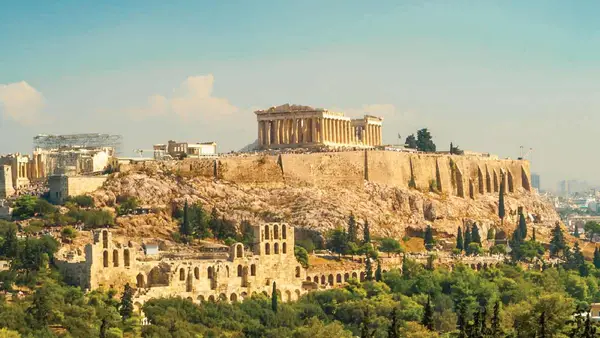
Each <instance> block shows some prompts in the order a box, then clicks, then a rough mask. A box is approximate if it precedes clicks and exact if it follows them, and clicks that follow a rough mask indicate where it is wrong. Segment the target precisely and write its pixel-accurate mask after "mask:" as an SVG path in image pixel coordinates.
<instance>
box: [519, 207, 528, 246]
mask: <svg viewBox="0 0 600 338" xmlns="http://www.w3.org/2000/svg"><path fill="white" fill-rule="evenodd" d="M518 229H519V232H520V234H519V236H520V237H521V239H523V240H526V239H527V223H526V222H525V215H524V214H523V211H522V210H521V212H519V226H518Z"/></svg>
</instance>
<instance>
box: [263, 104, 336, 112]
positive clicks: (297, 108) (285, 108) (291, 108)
mask: <svg viewBox="0 0 600 338" xmlns="http://www.w3.org/2000/svg"><path fill="white" fill-rule="evenodd" d="M303 111H325V109H323V108H313V107H311V106H302V105H297V104H292V105H290V104H289V103H286V104H282V105H280V106H274V107H271V108H269V109H267V110H257V111H256V113H289V112H303Z"/></svg>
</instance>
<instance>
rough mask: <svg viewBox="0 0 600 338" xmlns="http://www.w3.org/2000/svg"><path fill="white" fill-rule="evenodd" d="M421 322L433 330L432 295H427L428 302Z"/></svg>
mask: <svg viewBox="0 0 600 338" xmlns="http://www.w3.org/2000/svg"><path fill="white" fill-rule="evenodd" d="M421 324H422V325H423V326H425V327H426V328H427V329H428V330H429V331H433V307H432V306H431V296H427V303H426V304H425V309H424V310H423V319H422V320H421Z"/></svg>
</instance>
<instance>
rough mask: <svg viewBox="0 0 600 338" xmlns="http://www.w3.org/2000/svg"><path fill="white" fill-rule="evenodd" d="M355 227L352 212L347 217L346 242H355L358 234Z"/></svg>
mask: <svg viewBox="0 0 600 338" xmlns="http://www.w3.org/2000/svg"><path fill="white" fill-rule="evenodd" d="M357 230H358V229H357V228H356V219H355V218H354V214H352V213H351V214H350V217H349V218H348V242H351V243H357V242H358V234H357Z"/></svg>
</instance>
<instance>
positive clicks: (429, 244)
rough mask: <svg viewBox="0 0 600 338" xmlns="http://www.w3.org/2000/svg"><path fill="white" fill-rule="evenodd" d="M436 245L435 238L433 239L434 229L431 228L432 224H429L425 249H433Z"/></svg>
mask: <svg viewBox="0 0 600 338" xmlns="http://www.w3.org/2000/svg"><path fill="white" fill-rule="evenodd" d="M434 245H435V240H434V239H433V230H432V229H431V225H428V226H427V228H426V229H425V249H427V250H428V251H430V250H433V246H434Z"/></svg>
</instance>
